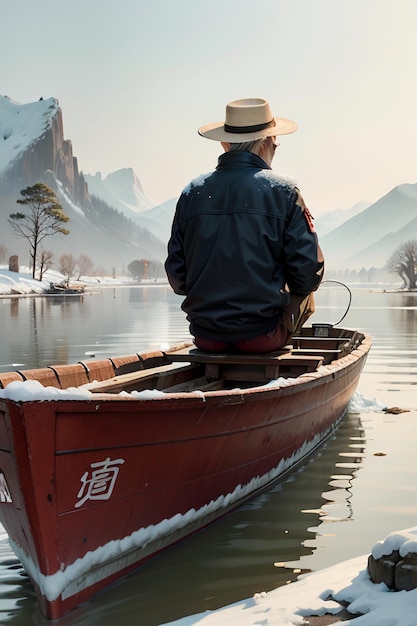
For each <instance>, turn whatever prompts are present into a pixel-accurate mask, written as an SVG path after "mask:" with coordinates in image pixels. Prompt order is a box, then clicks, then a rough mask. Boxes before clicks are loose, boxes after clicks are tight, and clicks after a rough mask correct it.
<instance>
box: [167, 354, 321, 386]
mask: <svg viewBox="0 0 417 626" xmlns="http://www.w3.org/2000/svg"><path fill="white" fill-rule="evenodd" d="M165 356H166V358H167V359H169V360H170V361H172V362H173V363H174V362H189V363H202V364H205V373H206V378H207V380H208V381H211V380H216V379H223V380H233V381H236V382H239V381H246V382H248V383H251V382H268V381H270V380H274V379H276V378H279V376H287V377H289V376H298V375H299V374H303V373H305V372H311V371H315V370H316V369H317V368H318V367H319V366H320V365H321V363H322V362H323V356H322V355H321V354H320V355H317V354H314V355H305V356H304V355H301V354H294V352H293V351H291V349H290V348H287V349H285V350H281V351H278V352H270V353H267V354H243V353H238V354H232V353H230V354H226V353H222V354H216V353H209V352H203V351H202V350H198V349H197V348H194V347H191V348H185V349H182V350H177V351H175V352H166V353H165Z"/></svg>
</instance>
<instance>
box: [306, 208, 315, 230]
mask: <svg viewBox="0 0 417 626" xmlns="http://www.w3.org/2000/svg"><path fill="white" fill-rule="evenodd" d="M303 215H304V217H305V218H306V221H307V224H308V227H309V229H310V231H311V232H312V233H314V232H316V231H315V228H314V224H313V220H314V217H313V216H312V215H311V213H310V211H309V210H308V208H307V207H306V206H305V205H304V209H303Z"/></svg>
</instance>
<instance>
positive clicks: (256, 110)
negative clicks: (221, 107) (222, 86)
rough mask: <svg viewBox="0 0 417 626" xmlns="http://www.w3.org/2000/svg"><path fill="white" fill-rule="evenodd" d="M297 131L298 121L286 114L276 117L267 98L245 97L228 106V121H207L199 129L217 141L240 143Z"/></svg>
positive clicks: (203, 135)
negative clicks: (284, 116) (208, 122)
mask: <svg viewBox="0 0 417 626" xmlns="http://www.w3.org/2000/svg"><path fill="white" fill-rule="evenodd" d="M296 130H297V124H296V123H295V122H292V121H291V120H287V119H285V118H283V117H274V116H273V115H272V111H271V107H270V106H269V102H268V101H267V100H263V99H262V98H243V99H242V100H233V102H229V103H228V104H227V105H226V120H225V122H215V123H214V124H207V125H206V126H202V127H201V128H199V129H198V132H199V134H200V135H202V137H207V139H214V140H215V141H226V142H230V143H240V142H245V141H254V140H255V139H260V138H261V137H275V136H276V135H288V134H289V133H293V132H294V131H296Z"/></svg>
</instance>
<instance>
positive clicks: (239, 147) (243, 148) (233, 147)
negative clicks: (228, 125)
mask: <svg viewBox="0 0 417 626" xmlns="http://www.w3.org/2000/svg"><path fill="white" fill-rule="evenodd" d="M265 139H267V137H261V138H260V139H255V140H254V141H242V142H240V143H231V144H230V152H254V153H255V154H258V151H259V148H260V147H261V145H262V143H263V142H264V141H265Z"/></svg>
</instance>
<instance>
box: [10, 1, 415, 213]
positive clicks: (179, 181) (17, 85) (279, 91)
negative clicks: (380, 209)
mask: <svg viewBox="0 0 417 626" xmlns="http://www.w3.org/2000/svg"><path fill="white" fill-rule="evenodd" d="M0 17H1V22H2V29H1V36H0V58H1V65H0V85H1V88H0V93H1V94H2V95H7V96H9V97H10V98H12V99H13V100H16V101H17V102H19V103H22V104H24V103H27V102H33V101H35V100H38V99H39V98H40V97H41V96H42V97H44V98H47V97H55V98H57V99H58V100H59V103H60V106H61V108H62V110H63V118H64V136H65V138H66V139H71V141H72V144H73V151H74V154H75V156H77V158H78V163H79V168H80V169H81V170H82V171H84V172H86V173H90V174H95V173H96V171H101V172H102V173H103V175H107V174H108V173H109V172H112V171H115V170H117V169H120V168H124V167H132V168H133V169H134V170H135V173H136V174H137V176H138V177H139V179H140V180H141V182H142V185H143V187H144V191H145V193H146V195H147V196H148V197H149V198H150V199H152V200H154V201H156V202H160V201H163V200H166V199H168V198H170V197H173V196H176V195H178V193H179V192H180V191H181V189H182V188H183V187H184V186H185V185H186V184H187V183H188V181H189V180H190V179H191V178H193V177H195V176H197V175H199V174H201V173H204V172H207V171H210V170H212V169H213V168H214V167H215V165H216V161H217V156H218V155H219V154H220V152H221V147H220V145H219V144H218V143H217V142H214V141H210V140H207V139H203V138H201V137H199V136H198V134H197V128H198V127H199V126H201V125H203V124H206V123H210V122H214V121H220V120H223V119H224V110H225V105H226V103H227V102H228V101H230V100H234V99H236V98H244V97H262V98H266V99H268V100H269V101H270V103H271V106H272V110H273V112H274V114H275V115H278V116H279V115H282V116H283V117H289V118H291V119H294V120H295V121H297V122H298V124H299V129H298V131H297V132H296V133H295V134H293V135H288V136H286V137H282V138H281V140H280V143H281V147H280V148H279V150H278V151H277V153H276V157H275V160H274V163H273V166H274V169H276V170H277V171H279V172H283V173H286V174H288V175H291V176H293V177H294V178H295V179H296V180H297V181H298V183H299V186H300V188H301V191H302V193H303V195H304V197H305V200H306V203H307V205H308V206H309V207H310V210H311V211H312V213H313V215H318V214H320V213H322V212H323V211H327V210H331V209H336V208H350V207H351V206H352V205H353V204H355V203H356V202H357V201H360V200H369V201H371V202H374V201H376V200H377V199H378V198H380V197H381V196H382V195H384V194H385V193H387V192H388V191H389V190H390V189H392V188H393V187H395V186H396V185H398V184H402V183H416V182H417V79H416V65H417V36H416V32H417V0H71V1H69V0H0Z"/></svg>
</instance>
